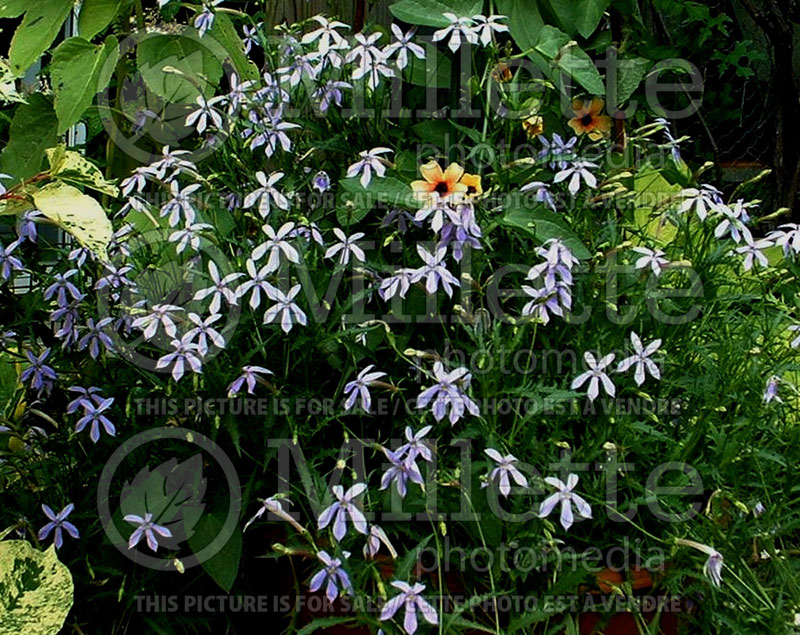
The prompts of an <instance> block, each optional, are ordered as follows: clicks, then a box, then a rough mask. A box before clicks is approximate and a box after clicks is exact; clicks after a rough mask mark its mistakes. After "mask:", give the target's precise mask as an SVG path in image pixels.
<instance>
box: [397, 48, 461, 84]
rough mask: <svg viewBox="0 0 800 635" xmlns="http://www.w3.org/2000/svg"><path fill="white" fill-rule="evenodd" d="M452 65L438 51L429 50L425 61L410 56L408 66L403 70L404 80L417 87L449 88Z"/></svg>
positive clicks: (434, 49)
mask: <svg viewBox="0 0 800 635" xmlns="http://www.w3.org/2000/svg"><path fill="white" fill-rule="evenodd" d="M451 73H452V64H451V63H450V59H449V58H448V57H447V56H445V55H442V54H441V53H440V52H439V50H438V49H436V48H429V49H428V50H427V51H426V57H425V59H424V60H420V59H417V57H416V56H415V55H411V54H409V60H408V66H406V67H405V68H404V69H403V78H404V79H405V80H406V81H407V82H410V83H412V84H414V85H416V86H431V87H434V88H448V87H449V86H450V74H451Z"/></svg>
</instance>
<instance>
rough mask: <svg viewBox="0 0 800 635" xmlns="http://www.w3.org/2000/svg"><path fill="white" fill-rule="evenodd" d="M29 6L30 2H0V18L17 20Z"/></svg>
mask: <svg viewBox="0 0 800 635" xmlns="http://www.w3.org/2000/svg"><path fill="white" fill-rule="evenodd" d="M29 6H30V0H0V18H18V17H19V16H21V15H22V14H23V13H25V11H26V10H27V9H28V7H29Z"/></svg>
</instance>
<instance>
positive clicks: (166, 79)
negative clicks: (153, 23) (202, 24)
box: [136, 34, 222, 103]
mask: <svg viewBox="0 0 800 635" xmlns="http://www.w3.org/2000/svg"><path fill="white" fill-rule="evenodd" d="M210 46H213V45H209V44H207V43H203V42H202V41H201V40H200V39H199V38H197V37H196V36H193V35H191V34H176V35H164V34H155V35H151V36H150V37H147V38H146V39H144V40H142V42H140V43H139V46H138V47H137V48H136V63H137V64H138V67H139V72H140V73H141V74H142V78H143V79H144V81H145V84H147V87H148V88H149V89H150V90H152V91H153V92H154V93H156V94H157V95H158V96H159V97H161V98H163V99H165V100H166V101H168V102H169V103H181V102H192V103H193V102H194V101H195V100H196V99H197V97H198V96H199V95H200V94H201V92H202V94H203V96H205V97H206V98H210V97H211V96H212V95H213V94H214V91H215V90H216V87H217V84H218V82H219V80H220V78H221V77H222V63H221V61H220V59H218V57H217V56H216V55H215V54H214V53H213V52H212V50H211V48H210Z"/></svg>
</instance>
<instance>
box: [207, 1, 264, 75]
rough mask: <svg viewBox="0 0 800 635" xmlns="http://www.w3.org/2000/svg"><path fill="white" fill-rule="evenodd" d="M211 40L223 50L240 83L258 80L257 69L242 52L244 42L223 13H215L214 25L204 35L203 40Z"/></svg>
mask: <svg viewBox="0 0 800 635" xmlns="http://www.w3.org/2000/svg"><path fill="white" fill-rule="evenodd" d="M209 37H211V38H213V39H214V40H215V41H216V42H218V43H219V45H220V46H221V47H222V48H223V49H224V51H225V56H226V57H227V60H228V61H229V62H230V64H231V66H233V68H234V69H235V70H236V74H237V75H238V76H239V80H240V81H246V80H248V79H250V80H254V81H255V80H258V77H259V75H258V67H257V66H256V65H255V64H254V63H253V62H251V61H250V60H249V59H248V57H247V55H245V52H244V42H242V39H241V38H240V37H239V34H238V33H237V32H236V28H235V27H234V26H233V22H231V19H230V18H229V17H228V16H227V15H225V14H224V13H217V14H216V17H215V18H214V25H213V26H212V27H211V30H210V31H209V32H208V33H207V34H206V35H205V38H204V39H206V38H209Z"/></svg>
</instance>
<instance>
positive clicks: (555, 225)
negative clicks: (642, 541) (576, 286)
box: [500, 203, 592, 260]
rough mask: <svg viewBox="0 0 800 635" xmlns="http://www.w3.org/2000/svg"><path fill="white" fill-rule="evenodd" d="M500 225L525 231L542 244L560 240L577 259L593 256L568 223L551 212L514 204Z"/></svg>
mask: <svg viewBox="0 0 800 635" xmlns="http://www.w3.org/2000/svg"><path fill="white" fill-rule="evenodd" d="M500 224H501V225H506V226H507V227H516V228H519V229H523V230H525V231H526V232H528V233H529V234H531V235H532V236H533V237H534V238H536V240H538V241H540V242H545V241H546V240H550V239H551V238H558V239H559V240H560V241H561V242H563V243H564V244H565V245H566V246H567V247H569V248H570V250H572V253H573V254H574V256H575V257H576V258H579V259H581V260H586V259H588V258H591V256H592V254H591V253H590V252H589V250H588V249H587V248H586V246H585V245H584V244H583V243H582V242H581V240H580V238H578V237H577V236H576V235H575V232H573V231H572V230H571V229H570V228H569V225H567V222H566V221H565V220H564V219H563V218H561V217H560V216H559V215H558V214H556V213H555V212H551V211H550V210H547V209H543V208H542V209H539V208H536V209H528V208H526V207H523V206H522V205H521V204H519V203H514V204H512V205H511V206H509V208H508V209H507V210H506V213H505V215H504V216H503V217H502V218H501V219H500Z"/></svg>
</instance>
